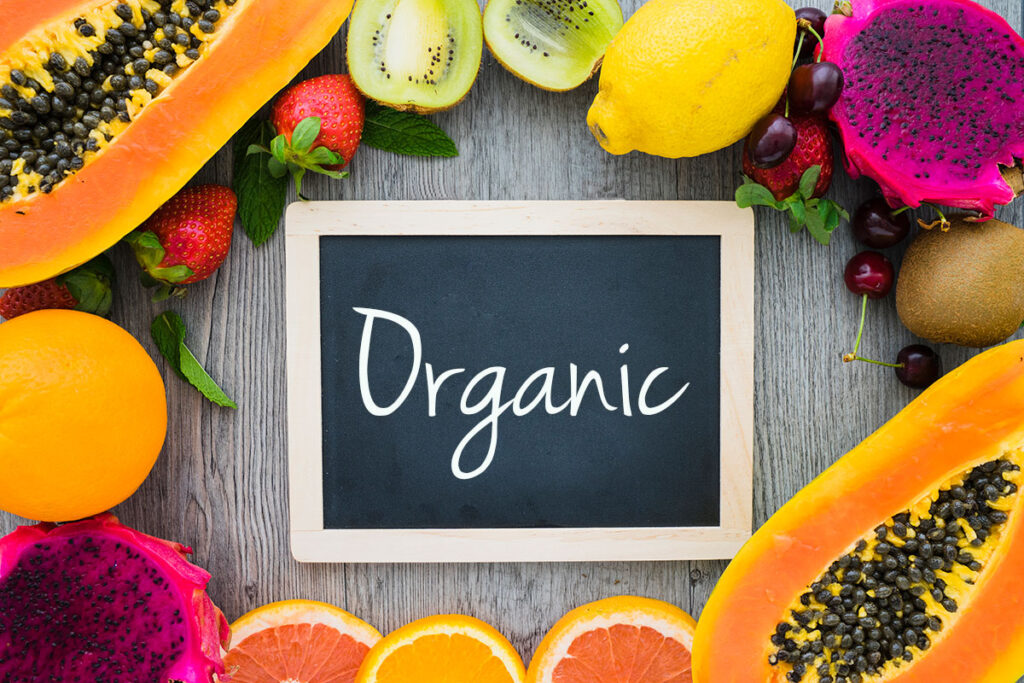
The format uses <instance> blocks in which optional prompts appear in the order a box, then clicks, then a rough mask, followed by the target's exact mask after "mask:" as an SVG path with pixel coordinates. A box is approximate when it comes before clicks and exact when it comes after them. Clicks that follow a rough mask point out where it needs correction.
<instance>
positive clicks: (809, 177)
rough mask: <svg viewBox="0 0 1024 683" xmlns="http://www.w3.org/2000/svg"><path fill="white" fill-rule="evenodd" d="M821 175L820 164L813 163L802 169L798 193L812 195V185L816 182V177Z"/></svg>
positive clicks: (806, 195) (805, 195)
mask: <svg viewBox="0 0 1024 683" xmlns="http://www.w3.org/2000/svg"><path fill="white" fill-rule="evenodd" d="M820 177H821V166H820V165H815V166H811V167H810V168H808V169H807V170H806V171H804V174H803V175H802V176H800V194H801V195H803V196H804V197H808V198H810V197H813V196H814V186H815V185H817V184H818V178H820Z"/></svg>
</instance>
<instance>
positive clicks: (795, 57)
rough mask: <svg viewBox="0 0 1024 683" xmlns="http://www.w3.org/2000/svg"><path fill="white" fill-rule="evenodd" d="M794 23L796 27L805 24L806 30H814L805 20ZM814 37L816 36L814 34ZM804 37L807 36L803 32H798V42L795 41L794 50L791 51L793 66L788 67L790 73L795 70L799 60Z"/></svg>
mask: <svg viewBox="0 0 1024 683" xmlns="http://www.w3.org/2000/svg"><path fill="white" fill-rule="evenodd" d="M796 23H797V25H798V26H802V25H803V24H805V23H806V24H807V26H806V28H808V29H810V30H812V31H813V30H814V29H812V28H811V22H809V21H807V20H806V19H801V20H800V21H798V22H796ZM815 35H817V34H815ZM806 36H807V34H806V33H804V32H803V31H800V39H799V40H798V41H796V50H794V51H793V65H792V66H791V67H789V70H790V71H792V70H793V69H795V68H796V63H797V60H799V59H800V50H802V49H803V47H804V38H805V37H806Z"/></svg>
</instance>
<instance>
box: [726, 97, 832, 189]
mask: <svg viewBox="0 0 1024 683" xmlns="http://www.w3.org/2000/svg"><path fill="white" fill-rule="evenodd" d="M789 119H790V121H792V122H793V126H794V127H795V128H796V147H795V148H794V149H793V151H792V152H790V154H789V156H788V157H786V160H785V161H783V162H782V163H781V164H779V165H778V166H775V167H773V168H757V167H756V166H754V164H753V162H752V161H751V159H750V155H749V154H748V153H747V148H746V147H744V148H743V172H744V173H746V174H747V176H748V177H750V178H752V179H753V180H755V181H756V182H758V183H760V184H761V185H764V186H765V187H767V188H768V189H769V190H770V191H771V193H772V195H773V196H774V197H775V199H776V200H778V201H782V200H784V199H786V198H787V197H789V196H790V195H792V194H793V193H794V192H796V191H797V188H798V187H799V185H800V178H802V177H803V175H804V173H805V172H806V171H807V169H809V168H810V167H811V166H821V175H820V176H819V177H818V182H817V183H816V184H815V185H814V193H813V194H812V195H811V197H821V196H823V195H824V194H825V192H827V191H828V188H829V186H830V185H831V184H832V171H833V166H834V159H833V156H832V141H831V140H830V139H829V135H828V127H827V126H826V125H825V120H824V119H822V118H820V117H817V116H790V117H789Z"/></svg>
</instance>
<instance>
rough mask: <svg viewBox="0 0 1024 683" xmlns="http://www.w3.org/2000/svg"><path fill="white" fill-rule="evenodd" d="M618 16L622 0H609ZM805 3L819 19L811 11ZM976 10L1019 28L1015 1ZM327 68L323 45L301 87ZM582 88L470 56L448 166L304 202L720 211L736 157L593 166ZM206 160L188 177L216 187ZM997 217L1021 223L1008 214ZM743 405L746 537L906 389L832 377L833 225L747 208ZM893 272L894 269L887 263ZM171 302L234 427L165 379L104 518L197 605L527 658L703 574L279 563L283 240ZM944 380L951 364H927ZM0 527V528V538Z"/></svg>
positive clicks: (693, 604) (844, 331) (379, 177)
mask: <svg viewBox="0 0 1024 683" xmlns="http://www.w3.org/2000/svg"><path fill="white" fill-rule="evenodd" d="M623 4H624V9H625V11H626V12H627V13H631V12H632V11H633V10H635V9H636V7H637V6H638V5H639V2H638V0H626V1H625V2H624V3H623ZM813 4H816V5H819V6H821V7H823V8H824V7H826V6H827V5H829V4H830V3H827V2H825V1H824V0H819V1H817V2H815V3H813ZM984 4H986V5H988V6H990V7H992V8H994V9H996V10H997V11H999V12H1001V13H1002V14H1003V15H1004V16H1006V17H1007V18H1008V19H1009V21H1010V22H1011V24H1012V25H1013V26H1015V27H1016V28H1017V29H1018V30H1019V29H1020V28H1021V19H1022V3H1021V2H1019V0H988V1H987V2H985V3H984ZM337 71H344V43H343V40H342V36H339V37H338V38H337V39H336V40H335V41H334V42H333V43H332V45H331V47H329V48H328V50H327V51H325V52H324V53H323V54H321V55H320V56H319V57H318V58H317V59H316V60H315V61H314V62H313V63H312V64H311V65H310V67H309V68H307V69H306V71H305V72H304V76H309V75H315V74H319V73H326V72H337ZM596 88H597V84H596V81H595V82H591V83H588V84H586V85H584V86H583V87H581V88H579V89H578V90H577V91H575V92H572V93H568V94H554V93H547V92H542V91H540V90H537V89H534V88H532V87H530V86H528V85H526V84H524V83H521V82H520V81H518V80H517V79H515V78H514V77H512V76H511V75H510V74H508V73H506V72H505V71H504V70H503V69H502V68H501V67H500V66H499V65H497V64H496V63H495V61H494V59H493V58H492V57H491V56H490V55H485V59H484V65H483V68H482V70H481V74H480V79H479V81H478V83H477V85H476V87H475V88H474V90H473V92H472V93H471V95H470V97H469V98H468V99H467V100H466V101H465V102H464V103H463V104H462V105H460V106H459V107H458V108H456V109H455V110H453V111H451V112H448V113H445V114H441V115H439V116H437V117H436V120H437V122H438V123H439V124H440V125H441V126H443V127H444V128H445V129H446V130H448V131H449V132H450V133H451V135H452V137H453V138H454V139H455V140H456V141H457V143H458V144H459V147H460V149H461V151H462V156H460V157H459V158H457V159H452V160H421V159H409V158H402V157H397V156H393V155H388V154H384V153H381V152H378V151H376V150H371V149H363V150H361V151H360V152H359V155H358V157H357V159H356V162H355V164H354V166H353V169H352V177H351V178H350V179H348V180H347V181H343V182H333V181H329V180H327V179H322V178H313V179H310V180H309V181H307V184H306V189H307V191H308V194H309V196H310V197H312V198H315V199H604V198H617V197H622V198H628V199H676V198H678V199H727V198H730V197H731V196H732V193H733V190H734V188H735V186H736V184H737V183H738V180H739V173H740V164H739V158H740V157H739V150H738V148H736V147H733V148H731V149H728V150H724V151H722V152H719V153H716V154H712V155H709V156H705V157H701V158H698V159H689V160H680V161H671V160H665V159H658V158H653V157H646V156H643V155H640V154H632V155H628V156H625V157H612V156H609V155H607V154H605V153H604V152H603V151H601V150H600V149H599V148H598V146H597V145H596V144H595V143H594V142H593V140H592V139H591V137H590V134H589V133H588V132H587V130H586V126H585V123H584V118H585V113H586V109H587V107H588V106H589V103H590V100H591V98H592V97H593V94H594V93H595V92H596ZM229 178H230V153H229V152H228V151H227V150H223V151H222V152H221V153H219V154H218V155H217V157H216V158H215V159H214V160H213V161H211V162H210V163H209V164H208V165H207V166H206V168H204V169H203V171H202V172H201V173H200V174H199V176H198V178H197V181H202V182H221V183H225V182H228V180H229ZM872 192H873V188H872V186H871V183H869V182H866V181H861V182H856V183H855V182H852V181H850V180H849V179H847V178H846V177H845V176H843V174H841V173H839V174H837V180H836V183H835V189H834V190H833V192H832V196H834V197H835V198H837V199H838V200H839V201H840V202H841V203H842V204H844V205H845V206H847V207H848V208H850V209H852V208H854V207H855V206H856V205H857V203H858V202H859V201H860V200H861V199H863V198H865V197H867V196H869V195H870V194H871V193H872ZM999 215H1000V217H1001V218H1003V219H1005V220H1009V221H1010V222H1015V223H1017V224H1021V223H1024V206H1022V205H1020V204H1019V203H1018V205H1016V206H1013V207H1009V208H1006V209H1003V210H1002V211H1001V212H1000V214H999ZM757 217H758V234H757V263H758V270H757V281H756V286H757V297H758V304H757V316H758V317H757V328H756V329H757V352H756V373H755V374H756V382H757V388H756V399H755V419H756V431H755V459H756V463H755V500H754V505H755V522H758V523H759V522H763V521H764V519H765V518H766V517H767V516H768V515H770V514H771V513H772V512H773V511H774V510H775V509H776V508H778V507H779V506H780V505H781V504H782V503H783V502H785V500H786V499H787V498H788V497H789V496H791V495H792V494H793V493H795V492H796V491H797V490H798V489H799V488H800V487H801V486H803V485H804V484H806V483H807V482H808V481H809V480H810V479H811V478H812V477H814V476H815V475H816V474H817V473H819V472H820V471H821V470H823V469H824V468H825V467H827V466H828V465H829V464H830V463H832V462H833V461H834V460H835V459H836V458H837V457H839V456H840V455H841V454H842V453H844V452H845V451H846V450H848V449H849V448H850V447H852V446H853V445H855V444H856V443H857V442H858V441H860V440H861V439H862V438H864V437H865V436H867V435H868V434H869V433H870V432H871V431H872V430H873V429H875V428H876V427H878V426H879V425H880V424H882V422H884V421H885V420H886V419H888V418H889V417H891V416H892V415H893V414H894V413H896V412H897V411H898V410H899V409H900V408H901V407H902V406H903V405H905V404H906V402H907V401H908V400H910V399H911V398H912V396H913V395H914V392H912V391H910V390H908V389H905V388H903V387H902V386H901V385H899V384H898V383H897V382H896V381H895V380H894V379H893V378H892V377H891V375H890V373H889V371H887V370H882V369H879V368H875V367H870V366H867V365H864V364H858V366H857V367H851V366H844V365H843V364H842V363H841V362H840V361H839V357H840V355H841V353H842V352H843V351H844V350H847V349H848V347H849V345H850V344H852V341H853V337H854V334H855V332H856V323H857V316H858V314H859V309H858V301H857V300H856V298H855V297H853V296H852V295H850V294H849V293H848V292H847V291H846V290H845V288H844V287H843V285H842V280H841V273H842V268H843V265H844V264H845V262H846V260H847V259H848V258H849V257H850V256H851V255H853V254H854V253H855V252H856V251H857V247H856V246H855V244H854V242H853V240H852V239H851V238H850V237H849V235H848V231H846V230H845V229H841V230H840V231H839V234H837V236H836V238H835V241H834V243H833V245H832V246H831V247H828V248H825V247H821V246H819V245H817V244H816V243H814V242H813V241H812V240H811V239H810V238H809V237H808V236H807V235H797V236H793V235H790V234H789V232H788V230H787V227H786V225H785V222H784V220H783V217H781V216H779V215H771V214H769V213H768V212H767V211H759V212H758V216H757ZM129 260H130V257H129V256H128V255H127V254H126V253H125V252H124V251H123V250H119V251H118V254H117V262H118V267H119V269H120V271H119V272H121V273H122V274H123V278H122V279H123V282H122V289H121V294H120V298H119V300H118V303H117V305H116V307H115V311H114V319H115V320H116V321H118V322H119V323H121V324H123V325H124V326H125V327H127V328H128V329H129V330H130V331H131V332H133V333H134V334H135V335H136V336H138V337H139V338H140V339H141V340H142V341H143V343H144V344H145V345H146V347H147V348H148V349H149V350H150V352H152V353H154V355H155V349H154V347H153V345H152V344H151V342H150V341H149V333H148V326H149V322H150V320H152V318H153V317H154V315H155V314H156V313H157V312H158V311H160V310H162V309H163V307H164V305H154V304H151V303H149V301H148V299H147V297H146V294H145V292H144V291H143V290H142V289H141V287H140V286H138V285H137V284H136V282H135V279H134V276H133V275H131V273H132V272H133V268H132V266H131V264H130V262H129ZM897 261H898V258H897ZM171 307H172V308H174V309H175V310H177V311H179V312H180V313H181V314H182V316H183V317H184V319H185V320H186V321H187V323H188V325H189V330H190V334H189V343H190V345H191V347H192V348H193V350H194V351H195V353H196V355H197V356H198V357H199V358H200V359H202V360H203V361H204V362H205V364H206V366H207V368H208V369H209V370H210V372H211V373H212V374H213V376H214V377H216V378H217V379H218V380H219V381H220V382H221V383H222V385H223V386H224V387H225V388H226V389H227V391H228V393H229V394H231V395H233V396H234V397H235V398H236V399H237V400H238V403H239V409H238V411H237V412H233V411H228V410H224V409H218V408H214V407H212V406H210V405H209V404H207V403H205V402H204V401H203V400H202V399H200V397H199V396H198V394H196V393H195V392H194V391H193V390H192V389H191V388H189V387H187V386H184V385H183V384H182V382H180V381H179V380H178V379H177V378H176V377H173V376H170V379H169V380H168V398H169V401H170V411H171V420H170V432H169V435H168V440H167V445H166V447H165V449H164V453H163V456H162V457H161V458H160V461H159V462H158V464H157V466H156V469H155V470H154V472H153V475H152V476H151V477H150V478H149V479H148V480H147V481H146V483H145V484H144V485H143V486H142V488H141V489H140V491H139V492H138V494H137V495H136V496H134V497H133V498H132V499H131V500H129V501H128V502H127V503H125V504H124V505H122V506H121V507H120V508H119V509H118V511H117V512H118V513H119V514H120V515H121V516H122V518H123V519H124V521H125V522H127V523H129V524H132V525H135V526H138V527H139V528H141V529H143V530H145V531H147V532H149V533H153V534H157V535H160V536H164V537H168V538H174V539H178V540H181V541H184V542H187V543H190V544H192V545H193V546H194V547H195V549H196V559H197V561H198V562H199V563H200V564H202V565H203V566H205V567H207V568H209V569H210V570H211V572H212V573H213V575H214V578H213V581H212V583H211V588H210V590H211V593H212V595H213V597H214V599H215V601H216V602H217V603H218V604H220V605H221V606H222V607H223V608H224V610H225V612H226V613H227V614H228V616H229V617H230V618H235V617H237V616H239V615H240V614H241V613H242V612H244V611H246V610H248V609H250V608H252V607H255V606H257V605H259V604H262V603H264V602H268V601H270V600H276V599H283V598H289V597H306V598H315V599H320V600H327V601H329V602H334V603H336V604H338V605H340V606H343V607H345V608H347V609H349V610H351V611H353V612H355V613H357V614H359V615H361V616H363V617H364V618H366V619H367V620H368V621H370V622H371V623H373V624H375V625H376V626H377V627H379V628H380V629H381V630H383V631H389V630H391V629H394V628H396V627H398V626H400V625H402V624H404V623H405V622H407V621H409V620H411V619H414V618H416V617H420V616H424V615H428V614H433V613H437V612H448V611H458V612H467V613H470V614H475V615H477V616H479V617H481V618H483V619H486V620H488V621H490V622H492V623H494V624H495V625H496V626H497V627H498V628H499V629H500V630H501V631H503V632H504V633H506V634H507V635H508V636H509V637H510V638H511V639H512V641H513V643H514V644H515V645H516V646H517V647H518V648H519V650H520V652H521V653H522V654H523V655H524V656H525V657H529V655H530V654H531V653H532V651H533V649H534V647H535V646H536V644H537V643H538V642H539V640H540V638H541V637H542V635H543V633H544V631H545V630H546V629H547V628H548V627H549V626H550V625H551V624H552V623H554V621H555V620H556V619H557V618H558V617H559V616H561V615H562V614H563V613H564V612H566V611H567V610H569V609H570V608H572V607H574V606H576V605H578V604H580V603H582V602H585V601H588V600H592V599H596V598H599V597H605V596H608V595H612V594H618V593H637V594H643V595H649V596H652V597H658V598H662V599H666V600H669V601H671V602H675V603H677V604H679V605H680V606H682V607H683V608H685V609H688V610H690V611H692V612H694V613H697V612H699V610H700V608H701V607H702V606H703V604H704V602H705V601H706V599H707V596H708V594H709V592H710V590H711V588H712V587H713V585H714V583H715V580H716V579H717V577H718V576H719V575H720V573H721V571H722V570H723V568H724V563H721V562H692V563H684V562H679V563H652V564H643V563H587V564H482V565H455V564H452V565H409V566H399V565H380V566H371V565H333V566H330V565H325V566H317V565H300V564H298V563H296V562H294V561H293V560H292V559H291V555H290V553H289V550H288V534H287V530H288V522H287V493H286V491H287V488H286V486H287V480H286V476H287V474H286V450H285V443H286V438H285V437H286V433H285V408H286V406H285V367H284V351H285V346H284V345H285V334H284V240H283V239H282V236H280V235H279V236H278V237H277V238H275V239H274V240H272V241H271V242H270V243H269V244H268V245H266V246H264V247H262V248H259V249H256V248H253V247H252V245H251V244H250V243H249V242H248V241H247V240H246V239H245V238H244V237H243V236H241V235H239V236H238V237H237V238H236V239H235V242H234V247H233V250H232V253H231V255H230V256H229V259H228V262H227V263H226V264H225V266H224V267H223V268H222V269H221V270H220V271H219V273H218V274H217V275H215V276H214V277H213V278H211V280H210V281H208V282H207V283H205V284H202V285H199V286H196V287H193V288H192V292H191V293H190V295H189V297H188V298H187V299H186V300H185V301H183V302H180V303H178V302H175V303H172V304H171ZM911 340H912V337H911V335H910V334H909V333H908V332H907V331H906V330H904V329H903V328H902V327H901V326H900V324H899V321H898V320H897V318H896V314H895V310H894V306H893V302H892V301H891V299H890V300H886V301H882V302H873V303H872V304H871V307H870V310H869V321H868V331H867V334H866V338H865V342H864V347H863V349H864V352H865V353H866V354H872V355H875V356H882V357H888V356H894V354H895V352H896V350H897V349H899V348H900V347H901V346H903V345H904V344H906V343H909V342H910V341H911ZM941 353H942V356H943V360H944V361H945V363H946V366H947V367H953V366H955V365H956V364H959V363H960V362H962V361H963V360H964V359H966V358H967V357H968V356H969V355H970V353H971V352H969V351H966V350H963V349H958V348H953V347H946V348H943V349H942V350H941ZM16 521H17V520H15V519H14V518H12V517H10V516H7V515H4V516H2V517H0V532H6V531H8V530H10V529H11V528H12V527H13V526H14V524H15V523H16Z"/></svg>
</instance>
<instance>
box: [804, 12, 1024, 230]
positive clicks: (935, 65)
mask: <svg viewBox="0 0 1024 683" xmlns="http://www.w3.org/2000/svg"><path fill="white" fill-rule="evenodd" d="M824 58H825V59H827V60H829V61H831V62H835V63H836V64H838V65H839V67H840V68H841V69H842V70H843V74H844V75H845V77H846V86H845V88H844V89H843V93H842V95H841V96H840V98H839V101H838V102H837V103H836V105H835V106H834V107H833V108H832V112H831V117H832V119H833V120H834V121H835V122H836V124H838V126H839V132H840V134H841V136H842V138H843V144H844V146H845V148H846V157H847V158H846V169H847V171H848V172H849V174H850V176H851V177H853V178H856V177H858V176H860V175H866V176H868V177H869V178H872V179H874V180H875V181H877V182H878V184H879V185H880V186H881V187H882V192H883V194H884V195H885V197H886V199H888V201H889V203H890V204H891V205H893V206H903V205H907V206H913V207H916V206H920V204H921V203H922V202H931V203H935V204H943V205H946V206H953V207H958V208H963V209H970V210H976V211H979V212H980V213H981V214H982V216H983V217H985V218H989V217H991V216H992V211H993V209H994V206H995V205H996V204H1007V203H1009V202H1010V201H1011V200H1012V199H1013V198H1014V192H1013V190H1012V189H1011V188H1010V185H1009V184H1008V183H1007V182H1006V181H1005V180H1004V179H1003V177H1002V174H1001V172H1000V165H1002V166H1006V167H1010V166H1013V165H1014V159H1015V158H1021V157H1022V156H1024V40H1022V39H1021V37H1020V36H1019V35H1017V33H1016V32H1015V31H1014V30H1013V29H1012V28H1011V27H1010V26H1009V24H1007V23H1006V21H1005V20H1004V19H1003V18H1002V17H1000V16H999V15H997V14H995V13H993V12H991V11H989V10H987V9H985V8H984V7H981V6H980V5H977V4H975V3H973V2H970V1H969V0H928V1H927V2H921V1H920V0H918V1H916V2H911V1H908V0H853V16H851V17H847V16H844V15H841V14H835V15H833V16H831V17H829V19H828V21H827V22H826V24H825V45H824Z"/></svg>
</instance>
